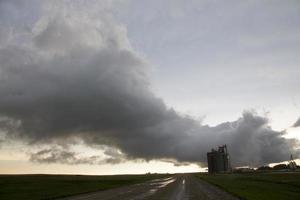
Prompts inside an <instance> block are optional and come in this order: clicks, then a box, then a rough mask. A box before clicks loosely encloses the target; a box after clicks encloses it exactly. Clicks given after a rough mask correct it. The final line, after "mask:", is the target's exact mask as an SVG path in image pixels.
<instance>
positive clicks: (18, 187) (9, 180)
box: [0, 174, 170, 200]
mask: <svg viewBox="0 0 300 200" xmlns="http://www.w3.org/2000/svg"><path fill="white" fill-rule="evenodd" d="M167 176H170V175H166V174H150V175H116V176H76V175H0V199H1V200H19V199H20V200H21V199H22V200H40V199H53V198H57V197H64V196H69V195H73V194H80V193H86V192H93V191H98V190H106V189H110V188H115V187H120V186H124V185H129V184H135V183H140V182H144V181H148V180H151V179H156V178H162V177H167Z"/></svg>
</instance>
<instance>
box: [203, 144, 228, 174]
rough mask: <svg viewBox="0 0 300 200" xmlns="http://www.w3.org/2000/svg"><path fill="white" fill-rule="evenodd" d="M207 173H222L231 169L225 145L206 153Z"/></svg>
mask: <svg viewBox="0 0 300 200" xmlns="http://www.w3.org/2000/svg"><path fill="white" fill-rule="evenodd" d="M207 163H208V173H210V174H213V173H224V172H229V171H230V170H231V167H230V159H229V154H228V151H227V146H226V145H223V146H220V147H219V149H218V150H215V149H212V150H211V152H208V153H207Z"/></svg>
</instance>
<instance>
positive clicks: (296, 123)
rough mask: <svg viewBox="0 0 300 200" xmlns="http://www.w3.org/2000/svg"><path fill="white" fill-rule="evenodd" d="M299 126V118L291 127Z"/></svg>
mask: <svg viewBox="0 0 300 200" xmlns="http://www.w3.org/2000/svg"><path fill="white" fill-rule="evenodd" d="M299 126H300V118H299V119H298V120H297V121H296V122H295V124H294V125H293V127H299Z"/></svg>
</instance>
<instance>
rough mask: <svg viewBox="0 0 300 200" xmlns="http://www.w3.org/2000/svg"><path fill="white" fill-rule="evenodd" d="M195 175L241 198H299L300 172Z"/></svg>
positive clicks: (265, 199) (281, 199) (264, 199)
mask: <svg viewBox="0 0 300 200" xmlns="http://www.w3.org/2000/svg"><path fill="white" fill-rule="evenodd" d="M197 176H198V177H199V178H201V179H203V180H205V181H207V182H209V183H212V184H214V185H217V186H218V187H220V188H222V189H224V190H226V191H228V192H229V193H232V194H234V195H235V196H238V197H242V199H247V200H270V199H272V200H296V199H300V173H278V172H277V173H276V172H273V173H272V172H270V173H251V174H222V175H207V174H200V175H199V174H198V175H197Z"/></svg>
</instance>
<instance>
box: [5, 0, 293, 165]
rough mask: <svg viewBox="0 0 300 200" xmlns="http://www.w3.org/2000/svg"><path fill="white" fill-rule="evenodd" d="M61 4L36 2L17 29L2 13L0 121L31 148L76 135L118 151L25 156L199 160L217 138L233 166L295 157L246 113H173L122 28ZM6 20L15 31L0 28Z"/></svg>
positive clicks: (77, 160)
mask: <svg viewBox="0 0 300 200" xmlns="http://www.w3.org/2000/svg"><path fill="white" fill-rule="evenodd" d="M13 2H14V1H12V3H9V1H2V2H0V8H1V6H2V9H3V6H4V5H5V6H7V5H8V4H9V5H10V6H14V9H16V10H18V9H20V10H22V9H23V7H22V6H20V5H18V4H14V3H13ZM36 3H37V2H36ZM38 4H42V3H41V2H39V3H38ZM62 6H63V8H65V9H62V8H59V9H58V10H55V12H49V11H48V12H47V11H44V9H43V6H41V10H40V12H39V13H38V14H36V15H37V16H38V17H37V20H36V21H34V23H33V22H32V21H30V20H31V18H30V20H29V19H28V20H29V21H30V22H28V24H27V25H26V27H24V29H22V28H20V27H19V26H18V23H16V22H14V23H15V24H14V23H12V24H11V23H9V25H7V24H8V23H5V20H9V19H8V16H9V15H10V14H9V13H7V12H6V13H7V15H8V16H6V17H7V18H3V19H1V20H3V21H2V24H3V26H0V33H5V34H2V35H1V34H0V63H1V64H0V96H1V98H0V115H1V122H0V127H1V129H2V130H3V131H5V132H6V135H7V137H8V138H14V139H18V140H23V141H26V142H28V143H30V144H31V145H32V144H33V145H35V144H37V145H45V146H47V145H51V144H57V145H59V144H62V143H63V144H64V145H67V146H72V145H73V144H74V140H73V139H74V138H76V139H79V140H80V141H81V142H83V143H84V145H86V146H89V147H93V146H99V145H106V146H110V147H112V148H114V149H117V150H118V151H120V152H122V153H121V155H119V154H111V155H110V157H109V158H107V159H104V160H103V159H102V160H101V159H100V158H99V157H97V156H87V157H79V156H78V155H76V153H74V152H72V151H68V150H67V149H64V145H60V147H59V148H49V147H46V148H45V149H43V150H40V151H38V152H35V153H33V154H31V160H32V161H34V162H46V163H51V162H59V163H64V164H83V163H88V164H103V163H119V162H124V159H125V160H135V159H144V160H151V159H170V160H174V163H178V162H179V163H180V162H182V163H187V162H193V163H204V162H206V152H207V151H209V150H210V149H211V148H212V147H216V146H218V145H222V144H227V145H228V147H229V151H230V153H231V157H232V162H233V164H236V165H249V164H251V165H259V164H265V163H270V162H279V161H283V160H287V159H288V158H289V155H290V154H291V153H295V154H297V152H298V150H297V149H296V148H297V145H298V141H297V140H293V139H285V138H283V137H282V133H281V132H277V131H274V130H272V129H271V128H270V127H268V120H267V119H266V118H264V117H261V116H258V115H256V114H255V113H253V112H245V113H243V115H242V116H241V117H240V118H239V119H237V120H236V121H234V122H225V123H222V124H220V125H218V126H215V127H210V126H204V125H201V124H200V123H199V122H198V121H196V120H194V119H192V118H190V117H188V116H181V115H179V114H178V113H177V112H176V111H175V110H173V109H172V108H168V107H167V106H166V105H165V103H164V102H163V100H162V99H160V98H158V97H157V96H155V94H153V93H152V92H151V85H150V83H149V81H148V78H147V73H148V72H147V68H148V66H147V62H146V61H145V60H144V59H143V58H141V57H140V56H139V55H138V54H137V53H136V52H135V51H134V50H133V49H132V48H131V46H130V43H129V42H128V40H127V36H126V31H125V30H124V27H123V26H121V25H119V24H117V23H116V22H115V21H114V20H113V19H112V18H111V17H110V16H109V15H106V14H103V13H101V14H97V19H96V20H93V18H90V16H89V15H86V16H84V17H83V16H82V13H81V15H80V16H77V15H76V12H74V9H75V10H76V9H78V7H76V6H77V4H76V3H74V5H73V6H70V7H69V6H67V5H65V4H63V5H62ZM47 8H48V7H47ZM53 9H54V8H53ZM60 9H61V10H64V12H70V13H71V14H72V15H71V16H70V15H67V14H66V13H61V10H60ZM20 13H22V12H20ZM83 13H85V12H83ZM11 15H15V16H14V19H18V18H19V20H20V21H22V20H26V18H25V19H24V18H23V17H22V16H19V15H18V14H17V13H12V14H11ZM93 16H94V15H93ZM35 17H36V16H35ZM23 23H26V21H24V22H23ZM13 25H15V27H14V26H13ZM8 26H9V28H10V29H13V31H11V32H9V33H6V31H5V30H8ZM1 37H2V38H1ZM203 106H205V105H203Z"/></svg>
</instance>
